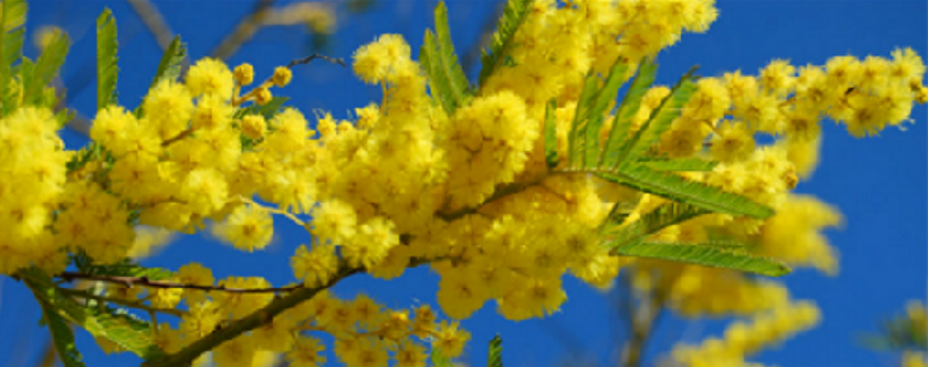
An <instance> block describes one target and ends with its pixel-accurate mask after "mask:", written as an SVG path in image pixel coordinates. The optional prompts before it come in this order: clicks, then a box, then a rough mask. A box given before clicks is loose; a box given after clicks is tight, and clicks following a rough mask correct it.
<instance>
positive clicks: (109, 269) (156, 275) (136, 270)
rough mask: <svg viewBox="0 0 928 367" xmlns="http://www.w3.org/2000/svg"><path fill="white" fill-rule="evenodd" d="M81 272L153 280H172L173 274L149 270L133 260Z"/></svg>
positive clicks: (89, 266) (157, 269)
mask: <svg viewBox="0 0 928 367" xmlns="http://www.w3.org/2000/svg"><path fill="white" fill-rule="evenodd" d="M81 272H82V273H84V274H91V275H105V276H116V277H146V278H148V279H151V280H162V279H167V278H170V277H171V276H173V275H174V273H173V272H171V271H170V270H167V269H163V268H154V267H153V268H149V267H144V266H142V265H139V264H138V263H137V262H135V261H133V260H131V259H128V258H126V259H123V260H122V261H120V262H117V263H115V264H107V265H97V264H93V265H86V266H84V268H83V269H81Z"/></svg>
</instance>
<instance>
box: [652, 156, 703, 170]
mask: <svg viewBox="0 0 928 367" xmlns="http://www.w3.org/2000/svg"><path fill="white" fill-rule="evenodd" d="M638 162H639V163H641V164H643V165H645V166H647V167H649V168H651V169H654V170H658V171H667V172H706V171H711V170H712V169H713V168H715V166H716V165H717V164H718V162H713V161H709V160H705V159H702V158H678V159H658V158H654V159H651V158H644V159H639V160H638Z"/></svg>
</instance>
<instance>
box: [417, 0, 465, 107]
mask: <svg viewBox="0 0 928 367" xmlns="http://www.w3.org/2000/svg"><path fill="white" fill-rule="evenodd" d="M419 59H420V61H421V63H422V67H423V68H424V69H425V71H426V72H427V73H428V75H429V88H430V89H431V91H432V95H433V97H434V98H437V99H438V100H439V101H440V102H441V105H442V108H444V109H445V112H447V113H448V115H451V114H453V113H454V111H455V110H457V109H458V108H460V107H463V106H466V105H467V102H468V101H469V100H470V98H471V90H470V84H469V82H468V81H467V77H466V76H465V75H464V70H463V69H462V68H461V65H460V63H458V57H457V54H455V52H454V43H452V41H451V30H450V29H449V28H448V8H447V7H445V3H444V2H440V3H438V6H436V7H435V33H434V34H433V33H432V32H431V31H429V30H426V31H425V40H424V44H423V45H422V48H421V49H420V52H419Z"/></svg>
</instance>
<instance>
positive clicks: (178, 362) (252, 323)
mask: <svg viewBox="0 0 928 367" xmlns="http://www.w3.org/2000/svg"><path fill="white" fill-rule="evenodd" d="M361 271H362V268H355V267H350V266H348V265H347V263H346V262H341V263H340V264H339V270H338V272H337V273H336V275H335V276H334V277H332V279H331V280H330V281H329V282H328V283H326V284H325V285H322V286H319V287H313V288H303V287H301V288H299V289H297V290H295V291H293V292H292V293H290V294H288V295H286V296H284V297H281V298H278V299H275V300H274V301H272V302H271V303H270V304H268V305H267V306H265V307H264V308H262V309H260V310H257V311H255V312H252V313H251V314H250V315H248V316H246V317H245V318H242V319H240V320H237V321H235V322H232V323H231V324H229V325H228V326H225V327H223V328H221V329H217V330H215V331H213V332H212V333H210V334H209V335H206V336H205V337H203V338H201V339H199V340H197V341H195V342H193V343H192V344H190V345H188V346H187V347H185V348H183V349H181V350H180V351H178V352H177V353H174V354H171V355H168V356H167V357H165V358H162V359H160V360H157V361H151V362H145V363H142V367H171V366H186V365H189V364H190V363H191V362H193V360H194V359H196V358H197V357H199V356H200V355H201V354H203V353H206V352H207V351H210V350H213V349H214V348H216V347H218V346H219V345H221V344H222V343H225V342H226V341H229V340H232V339H234V338H235V337H237V336H239V335H242V334H244V333H246V332H248V331H250V330H254V329H257V328H259V327H261V326H262V325H264V324H266V323H268V322H270V321H271V320H273V319H274V317H275V316H277V315H278V314H280V313H282V312H284V311H286V310H288V309H290V308H292V307H295V306H297V305H299V304H300V303H303V302H305V301H308V300H309V299H311V298H313V296H315V295H316V294H317V293H319V292H321V291H323V290H325V289H328V288H329V287H332V286H333V285H335V284H336V283H338V281H340V280H342V279H344V278H346V277H348V276H350V275H353V274H357V273H360V272H361Z"/></svg>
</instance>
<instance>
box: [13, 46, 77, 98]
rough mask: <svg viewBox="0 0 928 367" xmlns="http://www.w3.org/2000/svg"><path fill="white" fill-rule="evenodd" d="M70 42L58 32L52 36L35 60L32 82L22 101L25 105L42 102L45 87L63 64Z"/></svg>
mask: <svg viewBox="0 0 928 367" xmlns="http://www.w3.org/2000/svg"><path fill="white" fill-rule="evenodd" d="M70 45H71V42H70V41H69V40H68V36H67V35H66V34H65V33H64V32H62V31H59V30H56V31H55V33H54V34H53V35H52V41H51V43H49V44H48V46H46V47H45V49H43V50H42V54H41V55H39V58H38V59H36V60H35V69H34V75H33V81H32V83H30V88H28V89H26V90H25V95H24V96H23V101H24V103H25V104H37V102H39V101H41V100H42V97H43V92H44V91H45V87H46V86H48V85H49V84H50V83H51V82H52V79H53V78H54V77H55V75H57V74H58V69H60V68H61V65H62V64H64V58H65V56H67V55H68V48H69V47H70Z"/></svg>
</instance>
